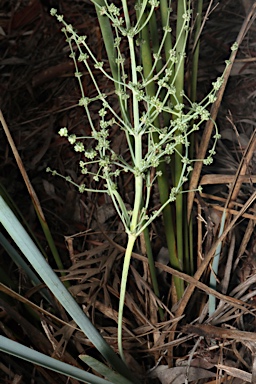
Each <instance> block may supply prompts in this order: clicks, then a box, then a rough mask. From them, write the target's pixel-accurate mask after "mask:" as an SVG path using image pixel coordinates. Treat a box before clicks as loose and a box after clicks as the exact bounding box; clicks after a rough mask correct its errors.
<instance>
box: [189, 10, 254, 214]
mask: <svg viewBox="0 0 256 384" xmlns="http://www.w3.org/2000/svg"><path fill="white" fill-rule="evenodd" d="M255 9H256V3H254V5H253V6H252V8H251V9H250V12H248V14H247V16H246V18H245V20H244V22H243V25H242V27H241V29H240V31H239V34H238V36H237V39H236V43H237V44H238V47H239V46H240V44H241V43H242V41H243V39H244V37H245V35H246V33H247V31H248V29H249V27H250V25H251V23H252V21H253V20H254V19H255ZM236 54H237V50H236V51H232V52H231V55H230V59H229V60H230V65H229V66H228V67H227V70H226V72H225V74H224V81H223V84H222V86H221V88H220V90H219V92H218V95H217V100H216V101H215V102H214V104H213V105H212V108H211V120H208V121H207V123H206V126H205V129H204V133H203V136H202V138H201V144H200V147H199V150H198V155H197V158H198V159H204V158H205V154H206V151H207V148H208V145H209V141H210V138H211V135H212V130H213V127H214V122H215V120H216V117H217V115H218V111H219V107H220V105H221V101H222V98H223V94H224V91H225V89H226V85H227V81H228V78H229V76H230V73H231V70H232V67H233V64H234V61H235V58H236ZM202 166H203V162H202V161H197V162H196V163H195V166H194V170H193V172H192V176H191V179H190V185H189V190H192V191H194V190H196V189H197V187H198V181H199V178H200V174H201V171H202ZM194 196H195V192H189V194H188V221H189V220H190V216H191V212H192V206H193V201H194Z"/></svg>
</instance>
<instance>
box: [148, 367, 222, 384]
mask: <svg viewBox="0 0 256 384" xmlns="http://www.w3.org/2000/svg"><path fill="white" fill-rule="evenodd" d="M187 373H188V376H187ZM150 377H151V378H158V379H159V380H160V382H161V383H162V384H183V383H185V382H186V379H187V380H188V382H191V381H194V380H199V379H206V378H209V377H215V373H213V372H211V371H208V370H206V369H202V368H194V367H190V368H189V369H188V367H173V368H168V365H160V366H158V367H157V368H156V369H155V370H154V371H153V372H152V373H151V374H150Z"/></svg>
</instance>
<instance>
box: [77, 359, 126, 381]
mask: <svg viewBox="0 0 256 384" xmlns="http://www.w3.org/2000/svg"><path fill="white" fill-rule="evenodd" d="M79 358H80V359H81V360H83V362H84V363H86V364H87V365H89V367H91V368H92V369H93V370H94V371H96V372H98V373H100V374H101V375H102V376H104V377H106V378H107V379H108V380H110V381H111V383H113V384H133V383H132V382H131V381H130V380H127V379H125V378H124V377H123V376H121V375H120V374H119V373H117V372H114V371H112V370H111V369H110V368H109V367H107V366H106V365H105V364H103V363H101V362H100V361H98V360H96V359H94V358H93V357H91V356H88V355H80V356H79Z"/></svg>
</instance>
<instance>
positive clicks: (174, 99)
mask: <svg viewBox="0 0 256 384" xmlns="http://www.w3.org/2000/svg"><path fill="white" fill-rule="evenodd" d="M93 3H94V4H95V7H96V10H97V14H98V17H99V21H100V25H101V29H102V32H103V38H104V42H105V45H106V50H107V53H108V59H109V62H108V63H104V62H99V61H98V60H97V58H96V57H95V55H94V54H93V52H92V50H91V49H90V46H89V44H88V43H87V38H86V36H79V35H78V34H77V32H76V31H75V30H74V28H73V27H72V25H69V24H67V23H66V22H65V21H64V18H63V16H62V15H58V14H57V11H56V10H55V9H52V10H51V14H52V15H54V16H56V17H57V19H58V21H60V22H61V23H62V24H63V25H64V27H63V28H62V31H63V32H64V34H65V36H66V40H67V42H68V44H69V46H70V50H71V54H70V57H71V58H72V59H73V61H74V65H75V68H76V72H75V77H76V78H77V80H78V83H79V87H80V90H81V98H80V100H79V105H80V106H83V107H84V110H85V113H86V116H87V119H88V122H89V124H90V130H91V134H90V135H89V136H82V137H78V136H76V135H75V134H69V131H68V128H67V127H63V128H61V129H60V130H59V134H60V135H61V136H65V137H67V138H68V140H69V142H70V143H71V144H72V145H73V146H74V150H75V151H76V152H80V153H81V155H82V160H81V161H80V164H79V165H80V170H81V173H82V174H83V175H90V176H91V178H93V180H94V182H95V185H96V187H95V189H93V190H92V189H91V188H88V186H87V185H86V184H85V183H84V184H81V185H77V187H78V189H79V191H80V192H81V193H83V192H92V191H93V192H100V193H106V194H108V195H109V196H110V197H111V199H112V202H113V205H114V207H115V209H116V212H117V213H118V215H119V218H120V220H121V221H122V223H123V226H124V229H125V232H126V233H127V246H126V252H125V257H124V264H123V272H122V280H121V288H120V302H119V317H118V346H119V353H120V355H121V357H122V359H123V360H124V354H123V347H122V316H123V307H124V300H125V291H126V283H127V276H128V271H129V265H130V259H131V254H132V250H133V247H134V244H135V241H136V239H137V238H138V236H140V234H142V233H143V231H145V230H146V229H147V228H148V226H149V225H150V224H151V223H152V222H153V221H154V220H155V218H156V217H158V216H159V215H160V214H161V213H162V212H163V210H164V209H165V207H166V206H168V205H169V204H170V203H172V202H175V200H176V199H177V197H178V196H179V195H180V194H183V193H184V192H185V190H184V184H185V183H186V182H187V180H188V178H189V174H190V172H191V171H192V169H193V162H194V161H195V160H193V159H191V158H190V157H189V153H190V151H189V146H190V137H191V134H192V133H193V132H195V131H197V130H199V129H200V127H202V126H203V125H204V124H205V122H206V121H207V120H208V119H210V113H209V111H208V109H209V106H210V105H211V104H212V103H213V102H214V101H215V100H216V92H217V91H218V90H219V88H220V86H221V84H222V81H223V77H220V78H218V79H217V80H216V82H214V83H213V88H212V90H211V91H210V93H209V94H208V95H207V96H206V97H205V98H204V99H203V100H202V101H200V102H197V103H196V102H191V101H190V100H189V99H188V97H187V96H186V94H185V92H184V89H183V88H184V87H183V81H182V82H181V80H180V79H179V77H178V76H180V70H181V68H183V67H184V58H185V56H186V48H187V38H188V34H189V31H190V23H191V9H190V2H189V1H185V0H184V1H182V0H181V1H179V2H178V3H179V6H180V9H182V13H181V14H180V16H179V20H178V23H179V29H178V31H179V33H176V36H175V38H174V37H173V35H172V29H171V26H170V16H171V12H172V9H171V7H170V4H168V5H167V3H166V2H165V1H160V2H158V1H156V0H150V1H148V0H143V1H138V2H137V3H136V4H135V5H134V9H135V14H134V12H131V11H132V10H131V9H129V8H128V3H127V1H126V0H122V2H120V7H117V6H116V5H114V4H113V3H108V2H107V1H102V2H100V1H93ZM180 4H181V5H180ZM158 7H160V13H159V12H157V9H158ZM131 14H133V16H132V18H131ZM122 15H123V16H122ZM161 20H162V21H161ZM161 23H163V25H162V27H160V26H161ZM156 26H158V29H156ZM154 30H155V33H157V34H158V35H159V36H160V37H161V39H160V41H157V39H156V36H155V34H154V33H152V31H154ZM104 33H105V35H104ZM138 48H140V49H138ZM146 48H149V51H147V50H146ZM147 59H150V60H147ZM78 63H83V64H84V66H85V69H86V73H88V74H89V76H90V77H91V80H92V82H93V84H94V87H95V91H96V96H95V97H93V98H89V97H88V96H87V95H86V94H85V91H84V89H83V84H82V80H81V78H82V72H80V71H79V68H78V66H79V65H80V64H78ZM228 64H229V63H227V65H228ZM109 67H110V68H111V73H112V74H109V71H108V68H109ZM94 69H97V71H100V73H101V75H102V77H103V78H104V79H105V81H106V83H107V84H108V90H109V87H110V85H109V84H110V83H112V84H113V88H114V89H115V93H116V97H117V100H118V101H119V106H120V108H119V109H118V108H116V106H115V105H113V97H112V96H111V97H110V96H109V95H108V94H107V91H106V92H104V91H103V90H102V88H101V87H100V85H99V83H98V81H97V78H96V76H95V71H94ZM101 83H102V82H101ZM95 102H97V103H95ZM92 105H93V106H94V113H95V106H96V105H100V107H99V108H98V116H99V120H100V122H99V127H98V123H97V125H96V123H95V122H94V121H93V119H92V117H91V114H90V107H91V106H92ZM118 111H120V112H118ZM130 111H132V112H130ZM116 127H119V129H120V131H123V132H124V133H125V137H126V142H127V152H126V153H125V155H124V154H122V153H119V152H118V151H116V150H115V149H114V148H113V146H112V142H111V139H110V136H111V132H112V129H113V128H115V129H116ZM218 138H219V134H218V131H217V127H216V132H215V135H214V136H213V145H212V148H211V149H210V150H209V153H208V157H207V158H205V159H203V161H204V163H205V164H210V163H211V162H212V156H213V155H214V154H215V146H216V141H217V139H218ZM163 164H168V166H170V168H171V173H172V174H174V178H173V180H174V182H173V185H172V187H170V189H169V192H168V195H167V198H166V199H165V201H162V202H161V205H160V206H159V207H158V208H157V209H156V210H155V211H153V212H150V201H151V192H152V186H153V185H154V183H155V182H156V180H157V178H161V177H162V171H161V165H163ZM95 169H97V170H96V171H95ZM48 171H51V170H50V169H49V168H48ZM51 172H52V173H53V174H57V172H56V171H51ZM122 173H127V174H130V175H132V177H133V181H134V200H133V205H132V208H131V209H130V210H128V209H127V204H126V201H125V200H124V198H125V196H124V194H122V192H121V191H120V190H119V189H118V179H119V177H120V175H121V174H122ZM66 179H67V180H68V181H71V182H72V183H74V182H73V181H72V180H71V179H70V177H67V178H66ZM97 183H98V184H100V185H103V188H102V187H101V188H97ZM74 184H75V183H74ZM149 212H150V213H149ZM181 265H182V261H181Z"/></svg>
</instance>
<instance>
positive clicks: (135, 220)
mask: <svg viewBox="0 0 256 384" xmlns="http://www.w3.org/2000/svg"><path fill="white" fill-rule="evenodd" d="M122 5H123V11H124V15H125V22H126V29H127V32H128V34H127V39H128V44H129V52H130V60H131V71H132V83H133V84H134V85H136V84H138V79H137V71H136V67H137V64H136V57H135V47H134V36H133V35H130V34H129V31H130V18H129V13H128V9H127V2H126V1H125V0H122ZM132 108H133V124H134V128H133V132H134V146H135V148H134V152H135V156H134V169H135V172H134V176H135V197H134V206H133V212H132V218H131V224H130V231H129V232H128V242H127V247H126V252H125V256H124V264H123V271H122V280H121V288H120V300H119V310H118V350H119V353H120V356H121V358H122V360H123V361H124V362H125V357H124V353H123V343H122V324H123V309H124V301H125V292H126V285H127V277H128V272H129V266H130V260H131V255H132V251H133V247H134V244H135V241H136V239H137V237H138V230H139V225H140V223H139V214H140V208H141V201H142V191H143V175H142V174H141V172H140V168H141V164H142V135H143V133H142V132H140V128H139V127H140V115H139V101H138V99H137V92H136V90H135V89H134V90H133V91H132Z"/></svg>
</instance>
